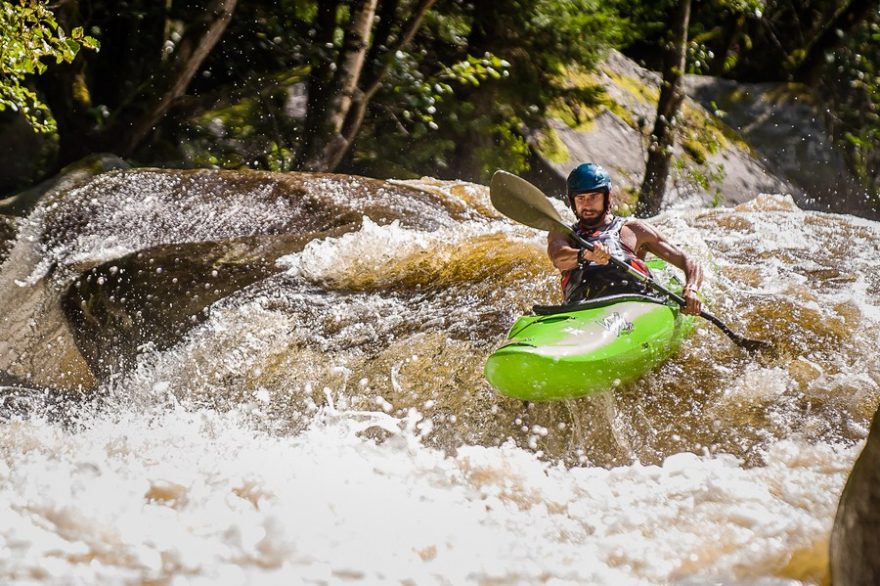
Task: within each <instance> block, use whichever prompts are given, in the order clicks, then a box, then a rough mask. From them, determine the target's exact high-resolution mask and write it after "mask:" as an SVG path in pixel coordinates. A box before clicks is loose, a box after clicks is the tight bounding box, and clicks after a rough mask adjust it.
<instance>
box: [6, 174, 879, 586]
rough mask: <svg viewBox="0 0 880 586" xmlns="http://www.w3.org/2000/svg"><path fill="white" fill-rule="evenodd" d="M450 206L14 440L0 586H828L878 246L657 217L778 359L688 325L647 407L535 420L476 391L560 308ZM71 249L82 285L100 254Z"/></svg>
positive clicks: (272, 284) (875, 323)
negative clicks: (81, 267)
mask: <svg viewBox="0 0 880 586" xmlns="http://www.w3.org/2000/svg"><path fill="white" fill-rule="evenodd" d="M430 186H433V187H434V188H436V189H439V190H440V191H441V195H442V192H443V189H442V188H443V186H442V185H441V186H440V187H437V185H435V184H433V183H431V184H430ZM459 187H460V186H459ZM449 191H450V193H447V194H446V195H447V196H448V197H447V198H446V199H447V200H448V201H446V204H447V205H448V206H449V207H453V208H456V209H459V208H460V209H463V210H465V211H468V210H471V211H470V212H468V213H466V214H464V219H459V220H457V221H453V220H452V219H448V218H447V219H445V220H444V221H443V222H440V223H439V225H434V226H433V227H432V228H433V230H428V229H427V228H425V229H419V228H418V227H405V226H401V225H400V223H395V222H380V221H379V220H377V219H375V218H374V219H372V220H370V219H369V218H367V219H365V220H364V222H363V225H362V227H361V228H360V229H357V230H355V231H354V232H350V233H347V234H344V235H341V236H336V237H327V238H321V239H318V240H314V241H313V242H311V243H310V244H309V245H308V246H306V248H305V249H304V250H303V251H302V252H300V253H296V254H293V255H290V256H288V257H286V258H284V259H283V261H282V264H283V265H284V267H285V268H286V270H287V272H286V274H283V275H280V276H276V277H272V278H269V279H266V282H265V283H260V284H258V286H254V287H252V288H250V289H248V290H247V291H243V292H238V293H237V294H235V295H233V296H231V297H230V298H229V299H225V300H223V301H221V302H218V303H217V304H215V306H214V307H212V308H211V311H210V315H209V318H208V319H207V321H206V322H205V323H203V324H201V325H199V326H197V327H195V328H194V329H193V330H192V331H191V332H190V333H189V334H188V335H187V336H186V337H185V339H184V340H183V341H181V342H180V343H179V344H177V345H176V346H174V347H172V348H169V349H167V350H162V351H156V350H152V349H149V348H147V349H145V350H144V353H143V354H142V355H141V357H140V360H139V362H138V364H137V365H136V368H134V369H133V371H131V372H129V373H127V374H126V375H124V376H120V377H118V378H115V379H114V380H111V381H108V382H106V383H105V384H104V386H103V387H102V392H103V393H104V395H105V397H104V398H105V401H104V402H101V403H99V404H98V405H97V406H89V405H83V406H76V405H74V404H66V403H61V404H60V405H56V406H55V407H53V408H51V409H49V411H48V412H47V413H45V414H41V413H42V410H41V409H40V408H32V409H26V410H25V411H24V413H23V414H20V415H9V414H6V413H4V414H5V416H6V418H5V419H3V420H2V421H0V584H14V585H31V584H34V585H36V584H41V585H43V584H52V585H65V586H66V585H73V584H82V585H92V584H113V585H116V584H119V585H129V584H130V585H142V584H143V585H150V586H154V585H163V586H164V585H166V584H167V585H173V586H183V585H189V584H193V585H214V584H223V585H225V584H230V585H238V584H242V585H244V584H247V585H251V584H270V585H271V584H278V585H282V584H283V585H287V584H297V583H305V584H325V583H326V584H338V583H360V584H377V583H378V584H384V583H388V584H391V583H393V584H401V583H403V584H493V585H494V584H545V583H549V584H609V585H618V584H670V583H671V584H689V585H692V584H693V585H696V584H706V583H724V584H735V583H743V584H756V583H757V584H818V583H821V582H822V581H823V580H824V579H825V578H826V577H827V553H826V550H827V540H828V537H829V533H830V530H831V524H832V521H833V517H834V512H835V509H836V505H837V499H838V496H839V494H840V490H841V488H842V486H843V484H844V482H845V480H846V476H847V473H848V471H849V468H850V466H851V464H852V462H853V460H854V458H855V457H856V454H857V453H858V448H859V444H858V440H859V439H860V438H863V437H864V436H865V434H866V432H867V430H866V421H867V418H868V417H869V416H870V414H871V413H873V410H874V409H875V408H876V406H877V402H878V399H880V371H878V367H877V363H876V361H875V360H874V361H873V362H872V359H873V358H874V356H875V352H874V345H875V344H876V339H877V333H878V329H880V298H878V296H877V293H876V291H877V286H878V285H880V280H878V275H877V273H876V270H875V269H874V264H875V262H876V255H877V252H878V251H877V240H878V237H880V226H878V224H876V223H873V222H866V221H862V220H857V219H853V218H847V217H840V216H831V215H827V214H814V213H804V212H802V211H800V210H797V209H796V208H795V207H794V206H793V204H791V203H790V202H788V201H786V200H784V199H782V198H767V197H765V198H761V199H759V200H757V201H756V202H753V203H752V204H750V205H747V206H743V207H742V208H740V209H739V210H736V211H732V210H714V211H703V212H701V211H695V212H687V213H685V212H681V213H679V212H676V213H670V214H664V215H663V216H661V217H659V218H657V219H656V221H657V224H658V225H659V226H660V227H661V228H662V229H663V230H664V231H665V232H667V233H669V234H674V239H675V241H676V242H680V243H682V245H683V246H684V247H686V249H687V250H688V252H690V253H691V254H694V255H695V256H697V258H699V259H700V260H701V262H703V263H704V265H705V266H706V269H707V279H706V287H705V291H706V294H707V298H708V301H709V302H710V303H711V307H712V309H713V310H714V311H716V312H717V313H719V314H720V315H724V316H732V319H731V320H730V325H731V326H732V327H733V328H734V329H736V330H737V331H744V332H745V331H750V330H749V328H751V331H750V332H751V333H750V335H753V336H756V337H772V339H773V340H774V342H775V343H776V344H777V345H779V346H781V347H782V348H783V351H782V352H781V357H778V358H773V359H769V360H766V361H764V362H762V361H759V360H757V359H755V360H752V359H750V358H747V357H743V356H742V355H741V354H740V353H738V351H737V350H736V349H735V348H732V345H731V344H730V342H729V341H728V340H726V339H725V338H724V337H723V336H722V335H720V334H719V333H718V332H717V331H716V330H714V329H713V328H711V326H707V325H705V324H704V325H703V326H702V327H701V328H700V329H699V330H698V332H697V334H696V335H695V336H694V337H693V338H691V339H690V340H688V341H687V342H686V344H685V346H684V348H683V349H682V351H681V353H680V356H677V357H676V358H675V359H673V360H672V361H671V362H670V363H668V364H667V365H666V366H664V367H663V368H661V369H658V371H657V372H655V373H654V374H653V375H652V376H651V377H649V378H648V379H646V380H645V381H643V382H642V383H640V384H639V385H638V386H637V387H632V388H627V389H620V390H615V391H614V392H613V393H608V394H607V395H605V396H603V397H599V398H596V399H586V400H583V401H579V402H573V403H571V404H564V405H552V406H541V405H539V406H535V405H533V406H532V407H524V406H522V405H521V404H520V403H519V402H516V401H510V400H507V399H504V398H501V397H498V396H496V395H494V394H493V393H492V392H491V390H490V389H488V387H487V385H486V384H485V382H484V381H482V378H481V374H480V369H481V366H482V361H483V359H484V357H485V355H486V353H487V352H488V350H489V349H490V348H491V346H492V345H494V344H496V343H497V341H498V340H500V336H501V333H502V332H501V331H499V330H498V327H500V326H498V325H495V324H496V323H500V324H503V325H504V326H506V325H509V323H510V321H511V317H512V316H514V315H515V314H517V313H519V312H520V311H524V310H526V309H527V308H528V306H529V305H530V304H531V303H532V302H541V303H546V302H548V301H550V299H548V297H549V296H550V295H552V294H555V288H556V284H555V281H556V276H555V274H554V273H553V272H552V271H551V270H549V269H548V268H547V266H546V265H547V263H546V259H545V258H544V253H543V242H544V236H543V235H542V234H539V233H537V232H533V231H530V230H527V229H524V228H522V227H517V226H513V225H512V224H510V223H506V222H503V221H500V220H498V219H497V218H495V217H493V216H492V215H491V214H490V213H483V210H484V209H486V202H485V199H486V198H485V193H484V192H481V191H480V190H473V189H470V188H465V189H464V192H465V195H466V196H467V197H462V198H457V197H452V195H454V194H452V189H451V188H450V190H449ZM441 199H442V197H441ZM450 202H451V203H450ZM240 205H246V204H241V203H239V204H235V206H240ZM281 207H283V206H281ZM273 209H274V208H273ZM279 209H281V208H279ZM419 209H422V208H419ZM472 210H477V211H472ZM264 211H265V210H264ZM271 211H272V210H269V212H271ZM459 211H460V210H459ZM269 212H265V213H267V214H269ZM478 212H479V213H478ZM273 213H274V212H273ZM414 213H416V212H414ZM418 213H423V214H425V213H427V212H424V210H423V209H422V211H421V212H418ZM480 214H482V216H481V215H480ZM156 217H158V218H160V219H161V221H160V222H159V223H162V222H165V216H164V215H163V214H162V213H159V212H157V213H156ZM193 217H197V218H202V220H200V222H201V223H207V220H205V219H204V216H200V215H199V214H194V215H193ZM261 221H262V220H261ZM279 221H280V220H279ZM110 224H112V222H110ZM225 225H226V224H223V223H221V227H222V226H225ZM124 227H125V228H126V229H127V230H132V231H133V230H134V227H132V226H129V224H128V223H124ZM111 228H112V226H109V225H108V227H107V230H109V232H108V233H110V232H112V230H111ZM202 228H203V229H204V231H205V232H206V234H207V235H206V236H205V238H207V239H210V238H214V237H215V236H216V235H215V234H214V233H212V232H211V231H210V227H204V226H203V227H202ZM242 229H243V230H245V231H247V230H248V229H249V227H248V226H247V225H245V226H244V227H243V228H242ZM230 230H231V228H230ZM233 232H234V230H233ZM160 235H161V234H160ZM129 236H131V235H126V238H128V239H127V240H126V245H125V246H126V250H129V249H132V250H134V249H137V248H138V247H140V246H146V245H151V244H152V242H153V241H149V242H147V243H146V244H144V243H143V242H141V241H140V240H138V238H136V237H129ZM173 236H174V238H173V239H172V240H173V241H174V242H178V241H185V240H186V239H187V238H188V237H189V236H188V235H187V234H185V233H178V232H175V233H174V234H173ZM90 238H91V237H89V238H77V239H76V240H75V242H76V243H77V244H76V246H74V247H72V248H71V249H70V254H72V255H74V259H75V260H76V259H80V260H81V259H91V260H94V259H95V258H103V257H104V256H106V255H107V254H109V252H108V250H109V249H106V248H102V247H101V246H103V245H98V244H96V243H97V242H106V241H105V240H102V238H103V237H102V238H96V239H90ZM93 240H94V241H93ZM50 252H52V254H55V255H56V256H57V255H63V254H64V250H63V248H62V247H60V245H59V247H57V248H55V249H52V251H50ZM52 260H53V261H55V260H58V259H57V258H55V257H53V258H52ZM844 261H845V264H842V263H844ZM499 267H500V268H499ZM837 269H840V270H839V274H838V273H835V270H837ZM872 271H873V272H872ZM33 274H34V275H38V272H35V273H33ZM25 285H26V284H25ZM25 285H22V286H25ZM487 323H488V324H489V325H488V326H487V325H486V324H487ZM414 324H417V325H418V326H419V327H415V326H414ZM481 328H484V329H481ZM37 403H39V401H37ZM13 412H14V411H13ZM420 413H421V414H420ZM554 442H555V443H554ZM606 445H609V446H612V447H613V450H612V451H613V453H608V454H607V455H606V454H604V453H603V450H604V447H605V446H606ZM572 448H574V452H575V454H578V455H579V456H580V457H579V458H576V459H572V458H570V457H569V456H571V454H570V453H569V452H570V451H571V449H572ZM732 453H736V454H737V456H734V455H732ZM639 459H641V460H642V461H643V462H655V463H656V464H657V465H647V464H644V465H643V464H641V463H639V461H638V460H639ZM620 461H623V462H625V465H615V464H608V462H613V463H617V462H620ZM561 462H565V463H566V464H563V463H561ZM572 462H580V464H581V465H579V466H578V465H574V464H573V463H572ZM597 462H599V463H602V464H603V465H601V466H600V465H597Z"/></svg>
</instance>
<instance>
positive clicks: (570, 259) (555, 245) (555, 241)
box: [547, 232, 611, 271]
mask: <svg viewBox="0 0 880 586" xmlns="http://www.w3.org/2000/svg"><path fill="white" fill-rule="evenodd" d="M578 250H579V249H577V248H575V247H573V246H572V245H571V240H569V239H568V236H565V235H564V234H557V233H556V232H549V233H548V234H547V256H549V257H550V261H551V262H552V263H553V266H554V267H556V268H557V269H559V270H560V271H568V270H571V269H573V268H575V267H576V266H577V265H578ZM582 257H583V259H584V260H590V261H593V262H595V263H596V264H600V265H604V264H608V260H609V259H610V258H611V255H609V254H608V251H607V250H606V249H605V247H604V246H602V245H601V244H599V243H598V242H597V243H596V244H594V245H593V251H592V252H590V251H589V250H584V252H583V255H582Z"/></svg>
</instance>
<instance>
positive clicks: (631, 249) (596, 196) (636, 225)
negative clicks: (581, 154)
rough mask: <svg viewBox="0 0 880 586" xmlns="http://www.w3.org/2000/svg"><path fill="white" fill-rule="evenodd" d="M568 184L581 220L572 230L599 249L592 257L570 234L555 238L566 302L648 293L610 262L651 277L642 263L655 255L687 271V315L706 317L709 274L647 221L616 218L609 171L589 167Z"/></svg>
mask: <svg viewBox="0 0 880 586" xmlns="http://www.w3.org/2000/svg"><path fill="white" fill-rule="evenodd" d="M566 183H567V189H566V194H567V197H568V203H569V205H570V206H571V209H572V211H573V212H574V214H575V216H576V217H577V220H578V221H577V222H576V223H575V224H574V225H572V229H573V230H574V231H575V232H576V233H577V234H578V236H580V237H581V238H583V239H584V240H586V241H587V242H590V243H591V244H593V246H594V247H595V248H594V250H593V251H592V252H591V251H589V250H586V249H584V248H580V247H578V246H577V245H576V244H575V242H574V241H573V240H571V239H570V238H569V237H568V236H566V235H563V234H557V233H555V232H550V233H549V235H548V238H547V254H548V256H549V257H550V260H551V261H552V262H553V266H555V267H556V268H557V269H559V270H560V271H562V290H563V294H564V296H565V302H566V303H574V302H577V301H580V300H583V299H593V298H596V297H604V296H606V295H615V294H620V293H641V294H648V293H649V291H648V290H647V287H646V286H644V285H642V284H641V283H638V282H635V279H633V278H632V277H631V276H630V275H627V274H626V273H624V272H623V271H621V270H620V269H617V268H615V267H614V266H613V265H609V264H608V262H609V259H610V257H611V255H612V254H613V255H614V257H615V258H617V259H619V260H622V261H624V262H626V263H628V264H629V265H630V266H631V267H633V268H634V269H636V270H637V271H639V272H641V273H643V274H645V275H650V272H649V270H648V267H647V265H645V262H644V261H643V260H642V259H644V257H645V255H646V254H647V253H648V252H650V253H653V254H654V255H656V256H657V257H659V258H661V259H663V260H665V261H666V262H669V263H670V264H672V265H674V266H676V267H678V268H679V269H681V270H682V271H684V274H685V279H686V281H685V285H684V290H683V292H682V297H684V299H685V300H686V301H687V305H685V306H684V307H683V308H682V312H683V313H686V314H691V315H698V314H699V313H700V311H701V309H702V304H701V302H700V298H699V297H697V291H699V289H700V285H701V284H702V282H703V269H702V268H701V267H700V265H699V264H697V262H696V261H694V260H693V259H692V258H691V257H689V256H688V255H687V254H685V253H684V252H683V251H682V250H681V249H679V248H678V247H676V246H675V245H674V244H672V243H671V242H670V241H669V240H667V239H666V237H665V236H664V235H663V234H661V233H660V232H659V231H658V230H657V229H656V228H654V227H653V226H651V225H650V224H648V223H647V222H644V221H642V220H638V219H635V218H622V217H620V216H615V215H613V214H612V213H611V175H610V174H609V173H608V171H606V170H605V169H604V168H603V167H601V166H600V165H596V164H594V163H583V164H581V165H579V166H577V167H576V168H575V169H574V170H573V171H572V172H571V173H570V174H569V176H568V180H567V182H566Z"/></svg>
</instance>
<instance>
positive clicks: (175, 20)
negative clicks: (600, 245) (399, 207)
mask: <svg viewBox="0 0 880 586" xmlns="http://www.w3.org/2000/svg"><path fill="white" fill-rule="evenodd" d="M0 16H2V19H0V35H2V38H3V42H2V48H0V51H2V52H0V67H2V68H3V69H2V72H3V76H2V81H0V107H2V108H3V111H2V112H0V148H2V149H3V151H4V153H5V154H4V158H5V159H6V164H5V165H4V171H3V173H0V196H2V195H4V194H5V195H9V194H12V193H16V192H17V191H20V190H22V189H24V188H26V187H28V186H29V185H32V184H34V183H35V182H37V181H39V180H41V179H43V178H45V177H48V176H50V175H52V174H54V173H56V172H58V171H59V170H60V169H61V168H63V167H64V166H65V165H68V164H70V163H72V162H74V161H77V160H79V159H81V158H82V157H85V156H87V155H89V154H92V153H105V152H108V153H114V154H117V155H119V156H121V157H124V158H126V159H128V160H130V161H132V162H133V163H134V164H138V165H157V166H167V167H219V168H231V169H240V168H249V169H268V170H275V171H290V170H310V171H336V172H347V173H357V174H363V175H369V176H376V177H390V176H394V177H399V178H405V177H412V176H420V175H431V176H434V177H438V178H456V179H466V180H472V181H485V180H486V179H487V177H488V175H489V174H490V173H491V172H492V171H493V170H494V169H495V168H498V167H503V168H506V169H509V170H511V171H514V172H525V171H527V170H528V167H529V165H530V161H531V160H532V158H531V155H532V153H531V152H530V149H531V147H530V145H529V143H528V141H527V139H526V137H527V135H528V132H529V129H540V128H541V127H542V125H544V124H545V121H546V117H547V115H548V112H552V111H554V110H559V109H560V108H563V109H565V110H566V111H573V112H577V113H578V116H582V117H587V118H588V117H589V116H590V114H591V112H595V111H596V109H597V108H598V107H599V106H600V105H601V104H602V103H603V88H602V87H601V85H599V84H595V83H593V82H591V79H593V78H592V77H591V75H590V73H591V72H592V71H594V70H595V68H596V67H597V65H598V64H599V63H600V60H601V58H602V56H603V54H604V53H605V52H606V51H608V50H609V49H611V48H615V49H619V50H621V51H622V52H623V53H624V54H626V55H627V56H629V57H631V58H633V59H635V60H636V61H638V62H639V63H642V64H644V65H645V66H647V67H649V68H651V69H654V70H657V71H658V72H661V73H662V75H663V79H664V80H665V87H667V88H670V91H669V92H667V93H668V94H669V95H668V96H667V98H666V99H667V100H671V101H669V103H667V104H666V107H667V108H670V107H671V108H673V109H672V110H668V111H669V112H671V113H672V114H671V115H670V116H669V118H670V119H674V113H675V110H674V108H675V107H676V104H675V98H676V96H675V92H674V91H672V90H675V89H676V85H675V84H676V82H677V78H678V77H680V76H681V74H682V73H700V74H707V75H713V76H719V77H724V78H728V79H732V80H736V81H740V82H750V83H753V82H780V81H784V82H789V83H793V84H801V85H802V86H803V87H804V88H805V89H806V90H807V91H808V92H809V93H810V94H811V95H813V96H815V98H816V99H817V100H818V101H819V102H820V103H821V104H823V105H824V112H823V118H824V124H825V126H826V128H827V130H828V133H829V135H830V136H831V137H833V140H834V141H835V143H836V144H837V145H838V146H839V147H840V148H841V149H842V150H843V152H844V153H845V155H846V159H847V162H848V165H849V166H850V167H851V169H852V170H853V173H854V174H856V175H857V176H858V177H859V179H860V180H861V181H862V182H863V183H864V185H865V187H866V189H867V190H868V191H869V193H871V194H873V196H874V197H876V194H877V193H878V186H880V173H878V169H880V148H878V146H880V117H878V108H880V77H878V74H880V51H878V50H877V47H878V41H880V8H878V1H877V0H837V1H831V0H693V1H692V0H674V1H670V0H663V1H656V0H651V1H637V0H606V1H599V0H491V1H489V0H486V1H479V0H474V1H463V0H321V1H319V2H315V1H309V0H275V1H269V0H166V1H163V2H158V1H156V0H112V1H110V0H57V1H55V2H52V3H50V4H45V3H39V2H33V1H27V0H15V1H13V2H4V3H3V8H2V15H0ZM663 100H664V96H663V93H662V92H661V97H660V101H661V102H662V101H663ZM659 106H660V109H659V110H658V111H660V112H664V110H663V109H662V108H663V107H664V104H659ZM661 119H662V120H663V121H665V120H666V119H667V116H666V115H664V116H663V117H662V118H661ZM658 126H659V125H658ZM658 126H655V127H654V129H653V131H652V130H651V129H647V131H652V132H653V133H654V139H655V141H656V142H657V143H658V144H659V145H660V146H659V148H658V149H656V150H657V151H658V152H661V153H662V152H663V148H662V147H663V144H662V140H663V139H662V133H663V132H665V131H664V129H662V128H659V127H658ZM669 132H670V133H671V139H670V140H674V132H675V128H674V125H673V126H672V127H671V129H670V130H669ZM649 164H650V161H649ZM646 185H647V177H646ZM644 195H645V187H643V196H644ZM661 196H662V193H661Z"/></svg>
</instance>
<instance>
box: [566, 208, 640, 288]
mask: <svg viewBox="0 0 880 586" xmlns="http://www.w3.org/2000/svg"><path fill="white" fill-rule="evenodd" d="M624 224H626V220H625V219H624V218H621V217H619V216H618V217H614V218H612V220H611V221H610V222H608V223H607V224H605V225H604V226H602V227H601V228H595V229H594V228H583V227H582V226H581V225H580V223H577V224H574V225H573V226H572V227H571V228H572V230H573V231H574V233H575V234H577V235H578V236H580V237H581V238H583V239H584V240H586V241H587V242H589V243H590V244H593V243H596V242H598V243H601V244H602V246H604V247H605V248H606V249H607V250H608V252H610V253H611V255H612V256H613V257H614V258H616V259H618V260H620V261H622V262H625V263H627V264H628V265H630V266H631V267H633V268H634V269H636V270H637V271H639V272H640V273H642V274H644V275H646V276H649V277H650V276H651V273H650V271H649V270H648V266H647V265H646V264H645V263H644V261H642V259H640V258H639V257H638V256H637V255H636V253H635V252H634V251H632V250H630V248H629V247H628V246H627V245H626V244H624V243H623V242H621V240H620V230H621V229H622V228H623V226H624ZM572 246H574V247H577V246H578V245H577V244H572ZM562 293H563V295H564V296H565V302H566V303H576V302H578V301H581V300H583V299H594V298H596V297H605V296H607V295H617V294H620V293H639V294H642V295H645V294H648V293H649V289H648V288H647V287H646V286H645V285H643V284H642V283H641V282H639V281H637V280H636V279H634V278H633V277H632V276H630V275H627V274H626V273H624V272H623V271H621V270H620V269H618V268H616V267H615V266H614V265H612V264H610V263H609V264H607V265H597V264H596V263H594V262H587V263H585V264H584V265H581V266H578V267H576V268H574V269H571V270H568V271H563V273H562Z"/></svg>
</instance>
